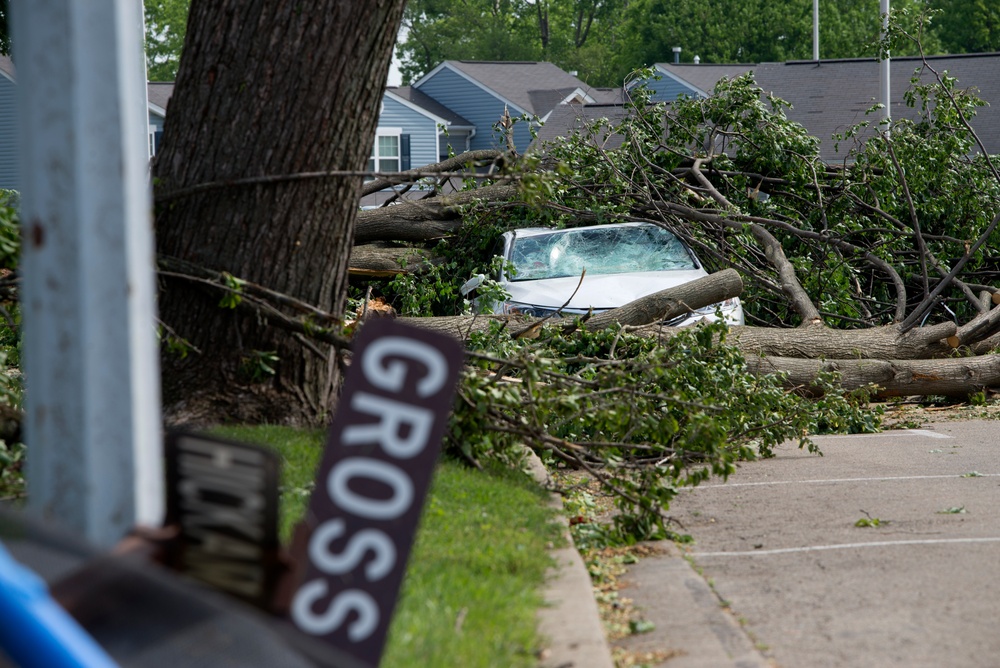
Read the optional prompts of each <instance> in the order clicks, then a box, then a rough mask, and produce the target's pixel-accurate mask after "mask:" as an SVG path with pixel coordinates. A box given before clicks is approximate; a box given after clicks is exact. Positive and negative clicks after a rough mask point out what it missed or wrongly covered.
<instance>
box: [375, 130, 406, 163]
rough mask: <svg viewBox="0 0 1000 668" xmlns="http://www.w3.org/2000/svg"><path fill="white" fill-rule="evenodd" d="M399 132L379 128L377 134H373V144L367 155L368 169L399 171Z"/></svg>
mask: <svg viewBox="0 0 1000 668" xmlns="http://www.w3.org/2000/svg"><path fill="white" fill-rule="evenodd" d="M401 133H402V131H401V130H395V129H381V128H380V129H379V131H378V134H377V135H376V136H375V145H374V146H372V152H371V155H370V156H369V157H368V171H370V172H398V171H400V157H401V152H400V143H401V142H400V134H401Z"/></svg>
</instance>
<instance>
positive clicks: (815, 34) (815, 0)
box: [813, 0, 819, 62]
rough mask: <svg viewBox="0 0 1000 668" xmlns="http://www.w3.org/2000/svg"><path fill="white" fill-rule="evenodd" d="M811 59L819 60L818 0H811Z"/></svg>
mask: <svg viewBox="0 0 1000 668" xmlns="http://www.w3.org/2000/svg"><path fill="white" fill-rule="evenodd" d="M813 60H815V61H817V62H819V0H813Z"/></svg>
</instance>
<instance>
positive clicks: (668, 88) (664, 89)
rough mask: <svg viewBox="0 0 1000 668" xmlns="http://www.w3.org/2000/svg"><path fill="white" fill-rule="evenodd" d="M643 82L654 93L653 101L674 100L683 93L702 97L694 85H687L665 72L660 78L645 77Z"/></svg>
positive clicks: (688, 95)
mask: <svg viewBox="0 0 1000 668" xmlns="http://www.w3.org/2000/svg"><path fill="white" fill-rule="evenodd" d="M643 83H645V84H646V88H648V89H649V90H650V92H651V93H652V97H651V100H652V101H653V102H673V101H674V100H676V99H677V98H678V97H680V96H681V95H686V96H687V97H702V95H701V94H700V93H699V92H698V91H697V89H695V88H694V87H692V86H688V85H685V84H683V83H681V82H679V81H677V80H676V79H674V78H673V77H669V76H667V75H665V74H661V75H660V78H659V79H645V80H643Z"/></svg>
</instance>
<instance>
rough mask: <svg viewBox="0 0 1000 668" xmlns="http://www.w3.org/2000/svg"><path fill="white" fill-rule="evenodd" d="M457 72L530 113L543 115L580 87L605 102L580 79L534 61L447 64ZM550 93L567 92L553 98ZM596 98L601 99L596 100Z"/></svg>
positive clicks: (548, 64) (602, 95) (550, 65)
mask: <svg viewBox="0 0 1000 668" xmlns="http://www.w3.org/2000/svg"><path fill="white" fill-rule="evenodd" d="M446 62H447V63H448V64H449V65H451V66H452V67H454V68H455V69H456V70H458V71H459V72H461V73H463V74H465V75H466V76H467V77H469V78H471V79H474V80H475V81H477V82H478V83H480V84H482V85H483V86H485V87H486V88H488V89H490V90H491V91H493V92H494V93H496V94H497V95H499V96H500V97H502V98H503V99H505V100H509V101H510V102H513V103H514V104H516V105H517V106H518V107H520V108H521V109H524V110H526V111H528V112H530V113H532V114H536V115H538V116H544V115H545V114H547V113H549V112H550V111H552V108H553V107H554V106H555V105H556V104H558V102H559V101H560V100H562V99H563V98H564V97H566V95H568V94H569V93H570V92H571V91H573V90H574V89H576V88H580V89H581V90H583V91H584V92H586V93H587V94H588V95H591V97H593V98H594V99H605V97H606V96H605V94H604V93H601V92H597V93H596V94H595V93H591V91H592V90H594V91H600V89H592V88H591V87H590V86H588V85H587V84H585V83H584V82H583V81H581V80H580V79H578V78H576V77H575V76H573V75H572V74H570V73H569V72H566V71H564V70H562V69H560V68H558V67H556V66H555V65H553V64H552V63H546V62H537V61H507V62H497V61H471V60H449V61H446ZM553 91H566V93H565V94H564V95H562V96H561V97H559V98H558V99H555V98H556V96H555V94H554V93H553ZM598 95H600V96H601V97H600V98H599V97H598Z"/></svg>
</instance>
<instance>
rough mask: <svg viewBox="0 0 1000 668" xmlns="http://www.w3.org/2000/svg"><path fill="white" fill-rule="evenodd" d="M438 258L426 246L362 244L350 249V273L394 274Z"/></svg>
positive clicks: (370, 274) (361, 274)
mask: <svg viewBox="0 0 1000 668" xmlns="http://www.w3.org/2000/svg"><path fill="white" fill-rule="evenodd" d="M438 260H440V258H436V257H434V256H432V255H431V253H430V251H428V250H427V249H426V248H414V247H412V246H397V245H392V244H388V243H374V244H363V245H361V246H355V247H354V248H352V249H351V274H352V275H358V276H374V277H378V276H396V275H397V274H404V273H406V272H410V271H414V270H416V269H418V268H419V267H420V265H421V264H423V263H424V262H435V261H438Z"/></svg>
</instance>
